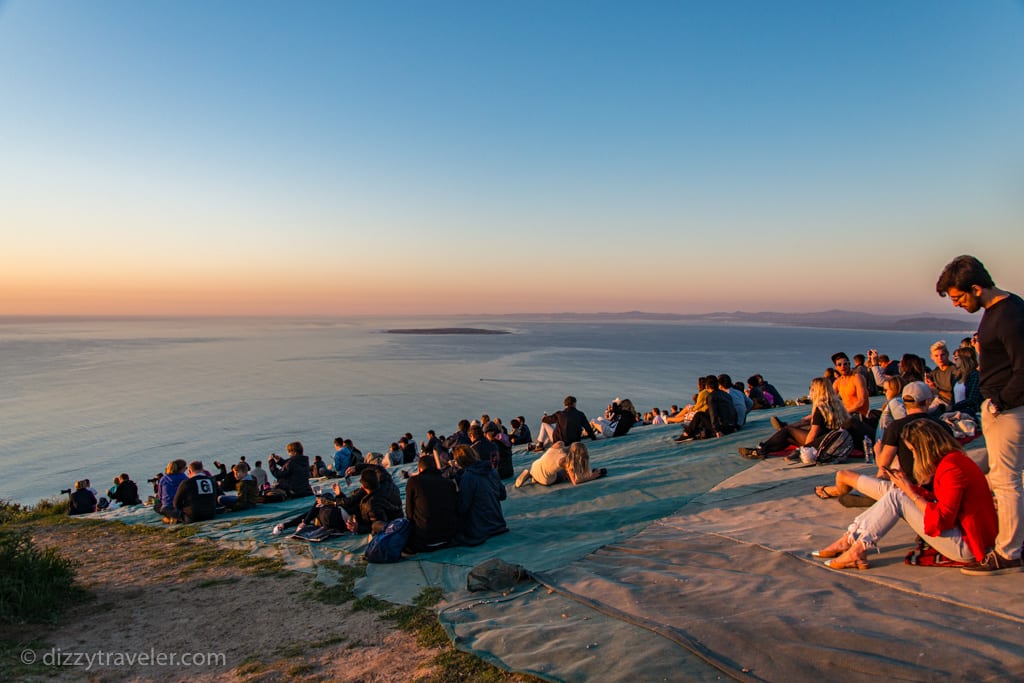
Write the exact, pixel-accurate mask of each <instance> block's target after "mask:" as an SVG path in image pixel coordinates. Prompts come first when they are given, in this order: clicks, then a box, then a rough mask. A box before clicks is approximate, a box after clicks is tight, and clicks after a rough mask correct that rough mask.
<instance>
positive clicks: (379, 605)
mask: <svg viewBox="0 0 1024 683" xmlns="http://www.w3.org/2000/svg"><path fill="white" fill-rule="evenodd" d="M391 606H392V604H391V603H390V602H387V601H386V600H381V599H380V598H375V597H373V596H372V595H364V596H363V597H361V598H359V599H358V600H356V601H355V602H353V603H352V611H353V612H370V611H373V612H383V611H385V610H387V609H388V608H390V607H391Z"/></svg>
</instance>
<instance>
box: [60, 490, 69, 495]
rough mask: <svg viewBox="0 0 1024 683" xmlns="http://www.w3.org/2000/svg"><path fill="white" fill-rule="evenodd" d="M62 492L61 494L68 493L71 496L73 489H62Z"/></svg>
mask: <svg viewBox="0 0 1024 683" xmlns="http://www.w3.org/2000/svg"><path fill="white" fill-rule="evenodd" d="M60 492H61V493H66V494H68V495H69V496H70V495H71V489H61V490H60Z"/></svg>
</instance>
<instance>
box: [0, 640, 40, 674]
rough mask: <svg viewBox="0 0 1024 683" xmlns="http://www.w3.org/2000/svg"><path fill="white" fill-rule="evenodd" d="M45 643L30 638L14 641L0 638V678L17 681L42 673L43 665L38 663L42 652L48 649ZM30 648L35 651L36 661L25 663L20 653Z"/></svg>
mask: <svg viewBox="0 0 1024 683" xmlns="http://www.w3.org/2000/svg"><path fill="white" fill-rule="evenodd" d="M49 649H50V646H49V645H47V644H46V643H43V642H40V641H37V640H32V641H28V642H15V641H13V640H0V680H3V681H17V680H22V679H26V678H29V677H31V676H32V675H33V674H34V675H36V676H38V675H39V674H40V673H42V670H43V668H44V667H43V665H42V664H41V663H40V661H39V660H40V659H42V656H43V653H44V651H46V650H49ZM26 650H31V651H32V652H34V653H35V656H36V661H35V662H33V663H32V664H26V663H25V660H24V659H22V653H23V652H25V651H26Z"/></svg>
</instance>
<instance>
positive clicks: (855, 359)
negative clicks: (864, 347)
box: [853, 353, 867, 365]
mask: <svg viewBox="0 0 1024 683" xmlns="http://www.w3.org/2000/svg"><path fill="white" fill-rule="evenodd" d="M866 360H867V356H865V355H864V354H863V353H857V354H854V356H853V362H854V363H859V364H861V365H864V361H866Z"/></svg>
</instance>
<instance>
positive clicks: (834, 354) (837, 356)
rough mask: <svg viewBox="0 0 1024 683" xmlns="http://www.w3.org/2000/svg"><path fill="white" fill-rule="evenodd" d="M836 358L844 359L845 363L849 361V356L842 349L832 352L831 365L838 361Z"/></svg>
mask: <svg viewBox="0 0 1024 683" xmlns="http://www.w3.org/2000/svg"><path fill="white" fill-rule="evenodd" d="M838 360H845V361H846V362H847V363H849V362H850V357H849V356H847V355H846V354H845V353H843V352H842V351H840V352H839V353H833V354H832V365H835V364H836V361H838Z"/></svg>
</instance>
